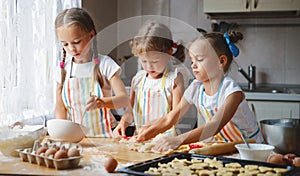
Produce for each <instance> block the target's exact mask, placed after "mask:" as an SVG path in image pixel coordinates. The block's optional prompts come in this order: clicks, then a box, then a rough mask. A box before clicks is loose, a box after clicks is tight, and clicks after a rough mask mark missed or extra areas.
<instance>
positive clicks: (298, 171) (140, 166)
mask: <svg viewBox="0 0 300 176" xmlns="http://www.w3.org/2000/svg"><path fill="white" fill-rule="evenodd" d="M174 158H178V159H187V160H191V159H193V158H194V159H199V160H203V159H205V158H210V159H213V158H216V159H217V160H219V161H222V162H223V163H224V164H227V163H232V162H238V163H240V164H241V165H242V166H244V165H249V164H251V165H252V164H253V165H258V166H266V167H271V168H285V169H288V172H286V173H284V174H282V176H296V175H300V168H295V167H292V166H284V165H278V164H271V163H266V162H258V161H250V160H241V159H234V158H226V157H219V156H207V155H199V154H189V153H174V154H171V155H168V156H162V157H159V158H155V159H152V160H148V161H144V162H141V163H137V164H134V165H131V166H128V167H124V168H119V169H118V170H117V171H118V172H121V173H127V174H130V175H142V176H149V175H150V174H145V173H144V171H147V170H148V169H149V168H150V167H158V163H168V162H171V161H172V160H173V159H174Z"/></svg>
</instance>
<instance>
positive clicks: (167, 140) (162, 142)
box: [153, 136, 181, 152]
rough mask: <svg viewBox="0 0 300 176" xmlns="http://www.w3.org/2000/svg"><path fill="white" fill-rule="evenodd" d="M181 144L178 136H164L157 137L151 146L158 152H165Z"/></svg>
mask: <svg viewBox="0 0 300 176" xmlns="http://www.w3.org/2000/svg"><path fill="white" fill-rule="evenodd" d="M180 145H181V140H180V139H179V138H178V136H176V137H174V136H166V137H163V138H161V139H159V140H158V141H157V142H156V145H155V146H154V147H153V150H155V151H159V152H165V151H168V150H169V149H177V148H178V147H179V146H180Z"/></svg>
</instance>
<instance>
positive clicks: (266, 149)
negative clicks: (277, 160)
mask: <svg viewBox="0 0 300 176" xmlns="http://www.w3.org/2000/svg"><path fill="white" fill-rule="evenodd" d="M249 145H250V148H248V147H247V145H246V144H236V145H235V148H237V149H238V151H239V154H240V158H241V159H244V160H254V161H262V162H267V160H268V157H269V156H270V154H271V152H272V151H273V150H274V148H275V147H274V146H272V145H268V144H249Z"/></svg>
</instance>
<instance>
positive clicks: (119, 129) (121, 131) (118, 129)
mask: <svg viewBox="0 0 300 176" xmlns="http://www.w3.org/2000/svg"><path fill="white" fill-rule="evenodd" d="M125 130H126V127H124V125H122V124H121V123H119V124H118V126H117V127H116V128H115V129H114V130H113V134H114V136H115V137H122V136H126V134H125Z"/></svg>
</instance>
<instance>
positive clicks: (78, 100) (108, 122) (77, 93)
mask: <svg viewBox="0 0 300 176" xmlns="http://www.w3.org/2000/svg"><path fill="white" fill-rule="evenodd" d="M70 65H71V66H70V74H68V75H67V76H66V80H65V82H64V86H63V90H62V99H63V102H64V105H65V107H66V109H67V111H68V113H67V114H68V115H67V118H68V120H71V121H73V122H75V123H79V124H80V123H81V118H82V116H83V113H84V110H85V107H86V101H87V100H88V99H89V98H90V94H92V95H95V96H97V97H99V98H101V97H103V93H102V89H101V86H100V84H99V83H98V82H97V81H96V82H95V81H94V79H93V78H91V77H85V78H73V77H71V76H70V75H71V72H72V67H73V61H72V62H71V64H70ZM113 122H115V119H114V118H113V116H112V114H111V113H110V109H108V108H101V109H95V110H92V111H86V112H85V114H84V117H83V121H82V125H83V126H86V127H87V128H88V133H87V136H88V137H113V133H112V130H111V128H112V123H113Z"/></svg>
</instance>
